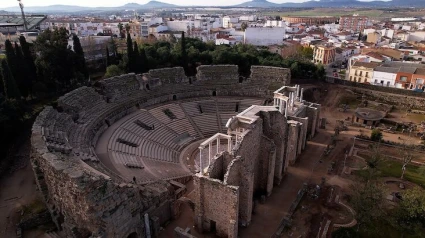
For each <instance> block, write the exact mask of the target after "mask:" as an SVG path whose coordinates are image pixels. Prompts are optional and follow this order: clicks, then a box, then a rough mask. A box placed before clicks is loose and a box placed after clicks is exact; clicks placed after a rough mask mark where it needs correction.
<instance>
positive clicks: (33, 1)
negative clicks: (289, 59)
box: [0, 0, 423, 8]
mask: <svg viewBox="0 0 425 238" xmlns="http://www.w3.org/2000/svg"><path fill="white" fill-rule="evenodd" d="M158 1H160V2H165V3H171V4H176V5H181V6H185V5H186V6H187V5H189V6H190V5H192V6H193V5H196V6H202V5H204V6H211V5H214V6H231V5H235V4H239V3H243V2H246V1H249V0H213V1H210V0H204V1H199V0H158ZM268 1H269V2H274V3H284V2H305V1H308V0H268ZM360 1H371V0H360ZM418 1H423V0H418ZM22 2H23V3H24V6H50V5H57V4H60V5H73V6H84V7H115V6H122V5H124V4H126V3H133V2H134V3H139V4H145V3H147V2H149V0H121V1H113V0H22ZM14 6H18V1H17V0H0V8H6V7H14Z"/></svg>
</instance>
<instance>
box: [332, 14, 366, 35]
mask: <svg viewBox="0 0 425 238" xmlns="http://www.w3.org/2000/svg"><path fill="white" fill-rule="evenodd" d="M368 24H369V18H368V17H366V16H358V15H352V16H341V17H340V18H339V29H340V30H342V31H352V32H362V31H363V30H364V29H365V27H366V26H367V25H368Z"/></svg>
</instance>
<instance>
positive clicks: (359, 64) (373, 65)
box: [353, 61, 381, 69]
mask: <svg viewBox="0 0 425 238" xmlns="http://www.w3.org/2000/svg"><path fill="white" fill-rule="evenodd" d="M380 65H381V63H378V62H360V61H356V62H354V64H353V66H356V67H365V68H372V69H374V68H376V67H378V66H380Z"/></svg>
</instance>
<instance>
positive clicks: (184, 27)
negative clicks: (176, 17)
mask: <svg viewBox="0 0 425 238" xmlns="http://www.w3.org/2000/svg"><path fill="white" fill-rule="evenodd" d="M167 26H168V30H170V31H184V32H188V31H190V30H191V29H192V28H195V22H193V21H188V20H184V21H168V22H167Z"/></svg>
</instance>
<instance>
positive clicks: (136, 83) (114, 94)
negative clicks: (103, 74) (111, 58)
mask: <svg viewBox="0 0 425 238" xmlns="http://www.w3.org/2000/svg"><path fill="white" fill-rule="evenodd" d="M99 83H100V85H101V89H102V93H103V95H105V96H106V97H107V98H108V100H110V101H111V102H114V101H117V100H120V99H121V98H123V97H126V96H129V95H131V94H133V93H135V92H137V91H139V90H140V89H141V88H142V85H140V79H138V78H137V76H136V75H135V74H134V73H130V74H124V75H121V76H116V77H112V78H107V79H104V80H101V81H99Z"/></svg>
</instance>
